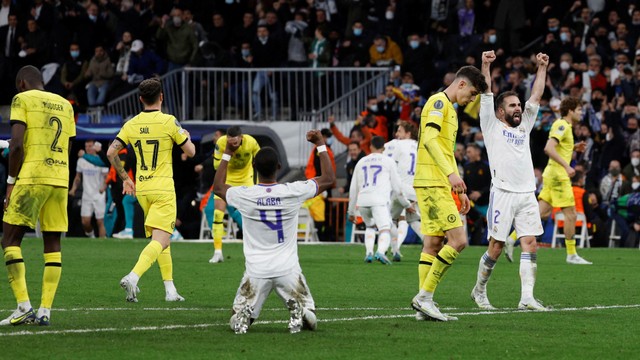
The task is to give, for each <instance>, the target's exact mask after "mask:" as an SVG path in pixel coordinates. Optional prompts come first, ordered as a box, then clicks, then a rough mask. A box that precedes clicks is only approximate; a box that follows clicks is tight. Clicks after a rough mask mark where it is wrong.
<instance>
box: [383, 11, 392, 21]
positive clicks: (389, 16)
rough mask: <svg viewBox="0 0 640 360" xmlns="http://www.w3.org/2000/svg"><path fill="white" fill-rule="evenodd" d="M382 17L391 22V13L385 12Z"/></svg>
mask: <svg viewBox="0 0 640 360" xmlns="http://www.w3.org/2000/svg"><path fill="white" fill-rule="evenodd" d="M384 17H385V18H386V19H387V20H393V11H387V12H386V13H385V14H384Z"/></svg>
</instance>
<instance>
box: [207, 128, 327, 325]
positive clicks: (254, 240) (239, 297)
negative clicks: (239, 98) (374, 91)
mask: <svg viewBox="0 0 640 360" xmlns="http://www.w3.org/2000/svg"><path fill="white" fill-rule="evenodd" d="M235 140H236V139H231V138H230V139H229V141H228V142H227V145H226V149H225V150H224V154H223V155H222V159H221V162H220V167H219V168H218V171H216V176H215V178H214V180H213V191H214V193H215V194H216V195H218V196H219V197H220V198H222V199H223V200H224V201H226V202H227V204H229V205H231V206H233V207H235V208H236V209H238V211H239V212H240V214H241V215H242V224H243V232H244V241H243V250H244V256H245V273H244V276H243V278H242V281H241V282H240V287H239V288H238V291H237V293H236V297H235V300H234V302H233V315H232V316H231V319H230V322H229V325H230V326H231V329H232V330H233V331H235V333H236V334H243V333H246V332H247V330H248V328H249V326H250V325H251V323H253V321H254V320H255V319H257V318H258V316H259V315H260V310H261V309H262V306H263V304H264V302H265V300H266V299H267V297H268V295H269V294H270V293H271V291H272V290H275V291H276V293H277V294H278V296H280V298H281V299H282V300H283V301H284V302H285V304H286V306H287V308H288V309H289V313H290V319H289V330H290V332H291V333H296V332H299V331H300V330H301V329H309V330H314V329H315V327H316V323H317V320H316V316H315V303H314V301H313V297H312V296H311V292H310V291H309V287H308V286H307V281H306V279H305V277H304V275H303V274H302V269H301V268H300V264H299V261H298V243H297V242H298V236H297V231H298V212H299V210H300V207H301V205H302V203H303V202H304V201H305V200H307V199H311V198H313V197H315V196H316V195H318V194H319V193H322V192H323V191H325V190H328V189H329V188H331V187H332V186H333V183H334V181H335V173H334V171H333V168H332V166H331V161H330V160H329V155H328V153H327V148H326V145H325V143H324V139H323V137H322V134H321V133H320V131H318V130H311V131H309V132H308V133H307V140H308V141H309V142H311V143H313V144H314V145H316V147H317V148H316V149H317V152H318V156H319V157H320V168H321V170H322V175H321V176H318V177H315V178H313V179H310V180H306V181H296V182H290V183H284V184H279V183H278V182H277V177H276V173H277V171H278V170H279V169H280V161H279V160H278V153H277V152H276V151H275V150H274V149H273V148H271V147H263V148H261V149H260V151H258V153H257V154H256V155H255V157H254V160H253V166H254V168H255V170H256V171H257V173H258V183H257V184H256V185H253V186H230V185H227V184H226V183H225V182H226V177H227V165H228V163H229V160H230V159H231V157H232V156H233V155H234V152H235V151H236V150H237V149H238V147H239V146H240V142H239V141H235Z"/></svg>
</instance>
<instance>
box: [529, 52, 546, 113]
mask: <svg viewBox="0 0 640 360" xmlns="http://www.w3.org/2000/svg"><path fill="white" fill-rule="evenodd" d="M536 60H537V61H538V72H537V73H536V80H535V81H534V82H533V88H532V89H531V97H530V98H529V102H530V103H532V104H539V103H540V98H541V97H542V93H544V86H545V84H546V81H547V80H546V78H547V67H548V66H549V55H547V54H543V53H538V55H536Z"/></svg>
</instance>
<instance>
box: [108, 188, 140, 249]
mask: <svg viewBox="0 0 640 360" xmlns="http://www.w3.org/2000/svg"><path fill="white" fill-rule="evenodd" d="M135 204H136V198H135V197H133V196H131V195H125V196H123V197H122V211H123V212H124V229H123V230H122V231H120V232H119V233H116V234H113V237H114V238H116V239H133V220H134V214H135Z"/></svg>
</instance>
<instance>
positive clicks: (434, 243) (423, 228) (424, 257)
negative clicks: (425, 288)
mask: <svg viewBox="0 0 640 360" xmlns="http://www.w3.org/2000/svg"><path fill="white" fill-rule="evenodd" d="M416 192H418V198H419V199H420V198H424V197H426V196H429V195H428V194H427V192H426V189H424V188H419V189H416ZM426 204H427V203H426V202H424V201H421V202H419V204H418V205H419V207H420V211H422V212H423V213H424V211H428V210H429V209H428V208H426V207H424V206H425V205H426ZM430 225H431V222H428V221H423V222H421V223H420V231H418V232H417V234H421V235H423V239H422V244H423V245H422V252H421V253H420V261H419V263H418V289H420V288H422V284H423V283H424V281H425V279H426V278H427V275H428V274H429V271H430V270H431V265H433V260H435V258H436V257H435V255H436V254H437V253H438V251H440V249H442V245H443V244H442V238H441V236H437V237H435V238H434V237H433V236H428V235H426V234H429V233H431V232H434V231H437V230H435V229H432V227H431V226H430Z"/></svg>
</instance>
